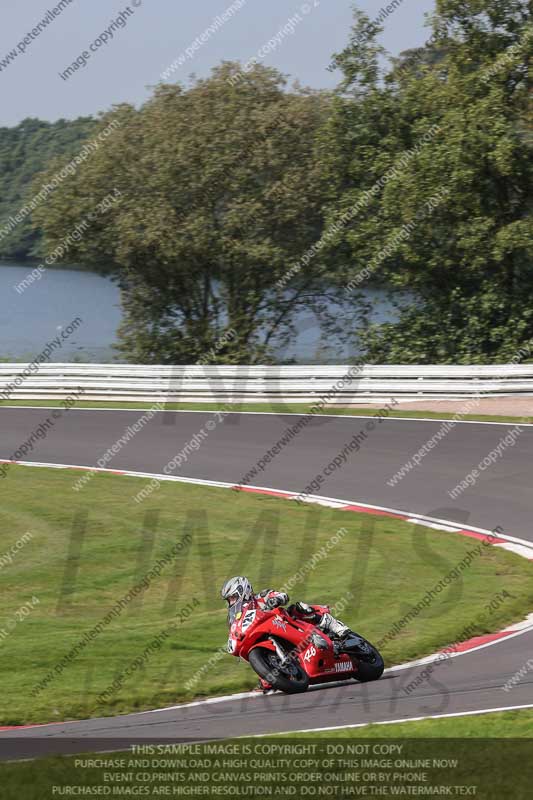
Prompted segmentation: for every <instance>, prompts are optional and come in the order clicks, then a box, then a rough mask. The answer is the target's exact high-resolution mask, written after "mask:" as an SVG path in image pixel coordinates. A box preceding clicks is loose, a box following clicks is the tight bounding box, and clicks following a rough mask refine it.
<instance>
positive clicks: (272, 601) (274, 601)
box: [266, 592, 289, 609]
mask: <svg viewBox="0 0 533 800" xmlns="http://www.w3.org/2000/svg"><path fill="white" fill-rule="evenodd" d="M288 602H289V595H288V594H286V593H285V592H277V593H276V594H275V595H274V597H267V599H266V607H267V608H270V609H273V608H277V607H278V606H284V605H285V603H288Z"/></svg>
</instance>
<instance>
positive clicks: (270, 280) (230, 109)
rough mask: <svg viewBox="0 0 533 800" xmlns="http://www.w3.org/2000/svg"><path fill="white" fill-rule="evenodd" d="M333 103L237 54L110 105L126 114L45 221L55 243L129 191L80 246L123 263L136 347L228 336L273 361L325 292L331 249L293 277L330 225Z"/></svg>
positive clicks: (138, 351) (167, 353)
mask: <svg viewBox="0 0 533 800" xmlns="http://www.w3.org/2000/svg"><path fill="white" fill-rule="evenodd" d="M327 107H328V102H327V97H326V96H325V95H323V94H321V93H313V92H309V91H307V92H306V91H293V92H287V91H285V80H284V79H283V77H282V76H281V75H280V74H279V73H277V72H276V71H274V70H271V69H267V68H265V67H260V66H256V67H255V68H254V69H253V70H251V71H248V72H246V74H243V73H242V71H241V70H240V67H239V65H238V64H232V63H224V64H223V65H222V66H220V67H219V68H217V69H215V70H214V71H213V74H212V76H211V77H209V78H207V79H202V80H196V81H194V82H193V83H192V85H191V86H190V87H188V88H185V87H183V86H180V85H172V86H169V85H165V86H159V87H157V88H156V89H155V91H154V94H153V97H152V98H151V99H150V100H149V101H148V102H147V103H146V104H145V105H144V106H143V107H142V108H141V109H140V110H139V111H136V110H135V109H133V108H132V107H130V106H121V107H118V108H116V109H115V110H114V111H112V112H111V113H110V114H107V115H105V117H104V118H103V119H102V122H101V124H102V125H104V124H105V125H108V124H109V122H110V120H112V119H114V120H116V121H117V122H118V123H119V127H118V128H117V129H116V131H115V132H114V133H113V135H112V136H111V137H109V139H108V140H107V141H106V143H105V146H102V147H101V148H100V149H99V150H98V152H96V153H94V155H92V157H91V158H90V159H88V160H87V162H86V163H85V164H84V165H83V166H82V167H80V169H79V170H78V171H77V173H76V175H75V176H73V177H72V178H71V179H69V180H67V181H65V182H64V183H63V184H62V186H61V187H60V188H58V189H57V190H56V191H55V192H54V193H53V194H52V196H51V197H50V199H49V201H48V203H47V206H46V209H42V211H41V212H40V213H39V214H38V218H37V224H39V225H40V226H41V227H42V229H43V231H44V237H45V243H46V246H47V248H48V249H53V248H54V247H55V246H57V245H58V244H59V243H60V242H61V240H62V239H64V237H66V236H68V233H69V231H71V230H72V229H73V228H74V227H75V226H76V225H77V224H79V223H80V221H82V220H87V219H88V217H89V215H91V214H92V215H93V217H94V216H95V214H94V209H95V207H98V204H99V203H101V202H102V201H103V200H104V198H105V197H106V196H107V195H108V194H109V193H110V192H115V194H116V196H117V197H119V201H118V202H116V203H113V204H112V207H111V208H110V209H109V210H108V211H107V213H106V214H104V215H100V214H97V215H96V218H95V219H93V220H91V221H90V223H89V226H88V228H87V230H86V232H85V233H84V235H83V237H82V238H81V239H80V240H79V242H77V243H74V244H73V245H72V248H71V249H70V251H69V257H70V258H72V257H76V258H78V259H79V260H81V261H83V262H84V263H88V264H95V265H102V264H104V263H107V262H111V263H112V264H113V266H114V269H115V272H116V275H117V278H118V280H119V282H120V286H121V288H122V293H123V300H124V310H125V321H124V324H123V326H122V329H121V332H120V335H121V349H122V350H123V352H124V353H126V355H127V356H128V358H130V359H132V360H135V361H140V362H146V363H150V362H160V363H192V362H194V361H197V360H199V359H201V358H202V356H203V355H204V354H205V352H206V351H209V350H210V349H211V348H213V347H214V348H215V349H216V352H217V361H221V362H222V361H226V362H230V363H231V362H236V363H246V362H248V363H253V362H257V361H264V360H268V359H269V358H270V357H271V353H272V349H273V346H274V345H275V344H277V345H279V344H280V343H283V342H284V341H285V340H286V339H287V337H289V336H290V333H291V330H292V325H293V320H294V315H295V313H296V311H297V309H298V308H300V307H301V306H302V305H304V304H310V303H311V304H312V303H314V304H317V303H319V302H320V298H321V296H322V293H323V290H322V284H321V278H322V268H321V265H320V263H319V260H318V259H314V260H313V259H311V260H310V261H309V263H308V264H307V266H306V268H305V270H303V269H295V270H294V269H293V276H292V277H291V280H290V281H288V282H286V283H284V281H283V276H284V275H286V273H287V271H289V270H291V268H292V267H293V266H294V264H296V263H297V262H298V261H299V260H300V259H301V257H302V256H303V255H304V253H305V252H306V250H307V249H308V248H309V247H310V246H311V245H312V244H313V243H314V242H316V241H317V240H318V239H319V238H320V235H321V230H322V182H321V175H320V170H319V168H318V165H317V161H316V154H315V139H316V133H317V131H318V130H319V128H320V126H321V124H322V123H323V120H324V116H325V114H326V112H327ZM276 284H278V285H276ZM228 330H233V331H235V332H236V334H237V336H234V337H233V338H231V337H225V336H224V334H225V332H227V331H228ZM221 341H222V342H223V344H222V345H220V342H221Z"/></svg>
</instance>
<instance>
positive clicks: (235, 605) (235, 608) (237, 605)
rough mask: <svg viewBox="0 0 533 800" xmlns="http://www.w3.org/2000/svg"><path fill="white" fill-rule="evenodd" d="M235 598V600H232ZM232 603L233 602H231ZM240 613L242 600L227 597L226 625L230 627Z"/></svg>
mask: <svg viewBox="0 0 533 800" xmlns="http://www.w3.org/2000/svg"><path fill="white" fill-rule="evenodd" d="M234 598H235V599H234ZM231 601H233V602H231ZM241 612H242V600H241V598H240V597H239V595H238V594H237V595H232V597H228V625H232V623H233V622H235V620H236V619H237V617H238V616H239V617H240V615H241Z"/></svg>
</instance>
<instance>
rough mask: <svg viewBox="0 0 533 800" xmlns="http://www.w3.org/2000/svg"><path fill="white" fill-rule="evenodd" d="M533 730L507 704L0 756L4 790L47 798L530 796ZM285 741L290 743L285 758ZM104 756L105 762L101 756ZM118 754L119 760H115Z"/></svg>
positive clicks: (10, 799) (492, 799)
mask: <svg viewBox="0 0 533 800" xmlns="http://www.w3.org/2000/svg"><path fill="white" fill-rule="evenodd" d="M532 732H533V712H532V711H530V710H527V711H507V712H503V713H494V714H480V715H476V716H469V717H459V718H454V719H441V720H424V721H420V722H401V723H395V724H392V725H368V726H365V727H364V728H359V729H353V728H344V729H342V730H338V731H328V732H321V733H309V734H305V733H304V734H297V735H294V734H292V735H290V734H289V735H287V734H283V735H281V736H275V737H261V738H252V739H249V738H248V739H246V738H243V739H234V740H228V741H226V742H222V743H219V744H217V745H215V746H216V747H218V748H220V749H219V751H218V753H215V754H213V752H212V751H211V753H209V750H208V745H205V746H202V745H195V746H194V747H193V750H192V752H191V753H187V750H185V751H182V752H177V751H174V752H172V750H171V749H170V748H168V749H166V750H165V746H164V745H163V746H160V747H161V749H159V747H158V746H157V745H156V746H154V748H153V751H152V754H150V755H144V756H141V757H139V756H135V755H133V754H132V752H131V751H127V752H122V753H106V754H99V755H97V756H95V755H94V754H93V755H90V756H78V757H76V758H74V757H69V758H65V757H55V758H45V759H38V760H35V761H26V762H25V763H22V764H21V763H9V764H2V765H0V778H1V781H2V799H3V800H43V798H45V797H46V798H49V797H50V798H51V797H53V796H54V795H56V796H57V795H61V794H63V795H65V794H67V792H68V790H69V789H70V793H71V794H74V793H76V794H78V795H81V794H82V792H81V791H80V789H83V794H85V795H97V794H99V795H101V796H102V795H104V793H105V792H106V793H108V794H111V793H113V794H114V795H115V796H116V795H117V794H122V795H127V796H132V795H135V796H144V797H150V798H155V797H161V796H175V795H177V794H188V795H189V796H199V795H200V796H204V797H205V796H209V797H218V796H229V795H230V794H231V796H233V797H240V796H246V797H249V796H261V797H265V796H267V797H268V796H278V797H279V796H288V797H305V796H307V797H320V796H323V797H356V796H361V795H363V796H366V797H372V796H374V797H375V796H381V797H389V798H390V797H394V796H398V795H402V796H413V795H416V796H446V795H447V791H446V787H450V788H449V794H450V795H452V796H464V795H470V796H475V797H477V798H479V800H501V798H503V797H512V798H513V800H526V798H530V797H531V780H532V779H533V760H532V759H531V751H532V746H533V742H532V740H531V735H532ZM284 743H286V747H287V752H286V753H282V754H281V755H283V758H280V750H279V748H280V747H283V744H284ZM295 745H296V747H295ZM269 748H272V749H269ZM275 748H277V750H276V749H275ZM291 748H293V750H292V752H291ZM310 748H315V749H314V750H313V749H310ZM221 751H222V752H221ZM105 759H107V764H108V766H104V765H102V764H100V763H99V762H101V761H102V760H105ZM111 759H113V761H114V764H115V766H109V762H110V761H111ZM89 760H90V761H91V762H92V765H91V766H90V765H89V764H88V763H87V762H88V761H89ZM421 762H422V765H421ZM417 764H418V766H417ZM178 765H179V766H178ZM178 770H179V771H178ZM278 770H279V772H278ZM317 775H318V776H319V777H317ZM71 787H74V791H73V789H72V788H71ZM291 787H292V788H291ZM391 787H392V790H391ZM455 787H460V789H462V791H461V790H459V791H456V790H455ZM372 788H373V789H374V790H372ZM365 789H366V791H365ZM402 789H403V791H402ZM432 789H433V791H431V790H432ZM472 789H473V790H472ZM76 790H78V791H76ZM394 790H395V791H394ZM211 792H213V793H211Z"/></svg>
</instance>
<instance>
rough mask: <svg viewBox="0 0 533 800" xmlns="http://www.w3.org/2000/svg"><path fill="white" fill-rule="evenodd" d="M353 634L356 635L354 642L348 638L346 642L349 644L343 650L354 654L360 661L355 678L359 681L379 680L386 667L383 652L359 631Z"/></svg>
mask: <svg viewBox="0 0 533 800" xmlns="http://www.w3.org/2000/svg"><path fill="white" fill-rule="evenodd" d="M353 636H354V637H355V638H354V640H353V643H352V642H351V641H350V640H349V639H348V640H347V642H346V643H347V645H348V646H347V647H344V648H343V652H345V653H346V652H347V653H349V654H350V655H354V656H355V657H356V659H357V661H358V669H357V674H356V675H354V679H355V680H356V681H359V683H367V682H368V681H377V680H378V678H381V676H382V675H383V670H384V669H385V664H384V662H383V657H382V655H381V653H380V652H379V650H377V648H375V647H374V645H373V644H371V643H370V642H369V641H368V640H367V639H365V638H364V637H363V636H360V635H359V634H358V633H354V634H353ZM350 644H351V645H352V646H350Z"/></svg>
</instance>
